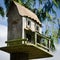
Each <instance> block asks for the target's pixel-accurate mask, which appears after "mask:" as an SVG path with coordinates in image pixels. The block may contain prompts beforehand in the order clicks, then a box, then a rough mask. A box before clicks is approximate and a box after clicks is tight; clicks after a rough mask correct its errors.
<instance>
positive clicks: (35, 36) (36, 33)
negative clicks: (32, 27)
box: [35, 32, 37, 44]
mask: <svg viewBox="0 0 60 60" xmlns="http://www.w3.org/2000/svg"><path fill="white" fill-rule="evenodd" d="M36 43H37V32H35V44H36Z"/></svg>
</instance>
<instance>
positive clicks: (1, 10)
mask: <svg viewBox="0 0 60 60" xmlns="http://www.w3.org/2000/svg"><path fill="white" fill-rule="evenodd" d="M0 14H1V15H2V17H4V10H3V8H2V7H0Z"/></svg>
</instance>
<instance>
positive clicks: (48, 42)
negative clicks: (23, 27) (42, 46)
mask: <svg viewBox="0 0 60 60" xmlns="http://www.w3.org/2000/svg"><path fill="white" fill-rule="evenodd" d="M47 47H48V48H50V41H49V40H47ZM48 51H49V50H48Z"/></svg>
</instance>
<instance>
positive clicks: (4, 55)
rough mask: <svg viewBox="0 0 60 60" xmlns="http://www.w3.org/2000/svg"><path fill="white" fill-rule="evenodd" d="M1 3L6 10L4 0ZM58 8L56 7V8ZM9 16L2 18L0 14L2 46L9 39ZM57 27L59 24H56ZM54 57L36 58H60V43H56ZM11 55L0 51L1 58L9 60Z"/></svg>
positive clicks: (1, 59) (51, 59)
mask: <svg viewBox="0 0 60 60" xmlns="http://www.w3.org/2000/svg"><path fill="white" fill-rule="evenodd" d="M0 5H1V6H2V7H3V8H4V11H6V9H5V6H4V2H3V0H0ZM55 9H56V8H55ZM56 12H57V17H59V18H60V10H59V9H56ZM7 26H8V24H7V17H4V18H2V17H1V16H0V47H1V46H5V45H6V44H5V41H6V40H7V30H8V28H7ZM56 27H57V26H56ZM53 55H54V57H52V58H44V59H35V60H59V58H60V44H59V45H56V51H55V52H53ZM9 59H10V56H9V54H8V53H6V52H3V51H0V60H9Z"/></svg>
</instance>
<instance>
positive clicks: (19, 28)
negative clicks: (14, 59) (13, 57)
mask: <svg viewBox="0 0 60 60" xmlns="http://www.w3.org/2000/svg"><path fill="white" fill-rule="evenodd" d="M7 16H8V41H6V43H7V47H3V48H1V50H3V51H6V52H8V53H21V52H23V53H28V55H29V56H28V58H29V59H35V58H45V57H52V55H51V54H50V52H49V42H48V41H47V42H48V43H47V44H46V45H44V40H43V39H42V37H43V38H44V36H42V23H41V22H40V20H39V19H38V17H37V16H36V15H35V14H34V13H33V12H31V11H30V10H28V9H27V8H25V7H24V6H22V5H20V4H19V3H17V2H12V4H11V6H10V8H9V11H8V13H7ZM47 39H48V38H47Z"/></svg>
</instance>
